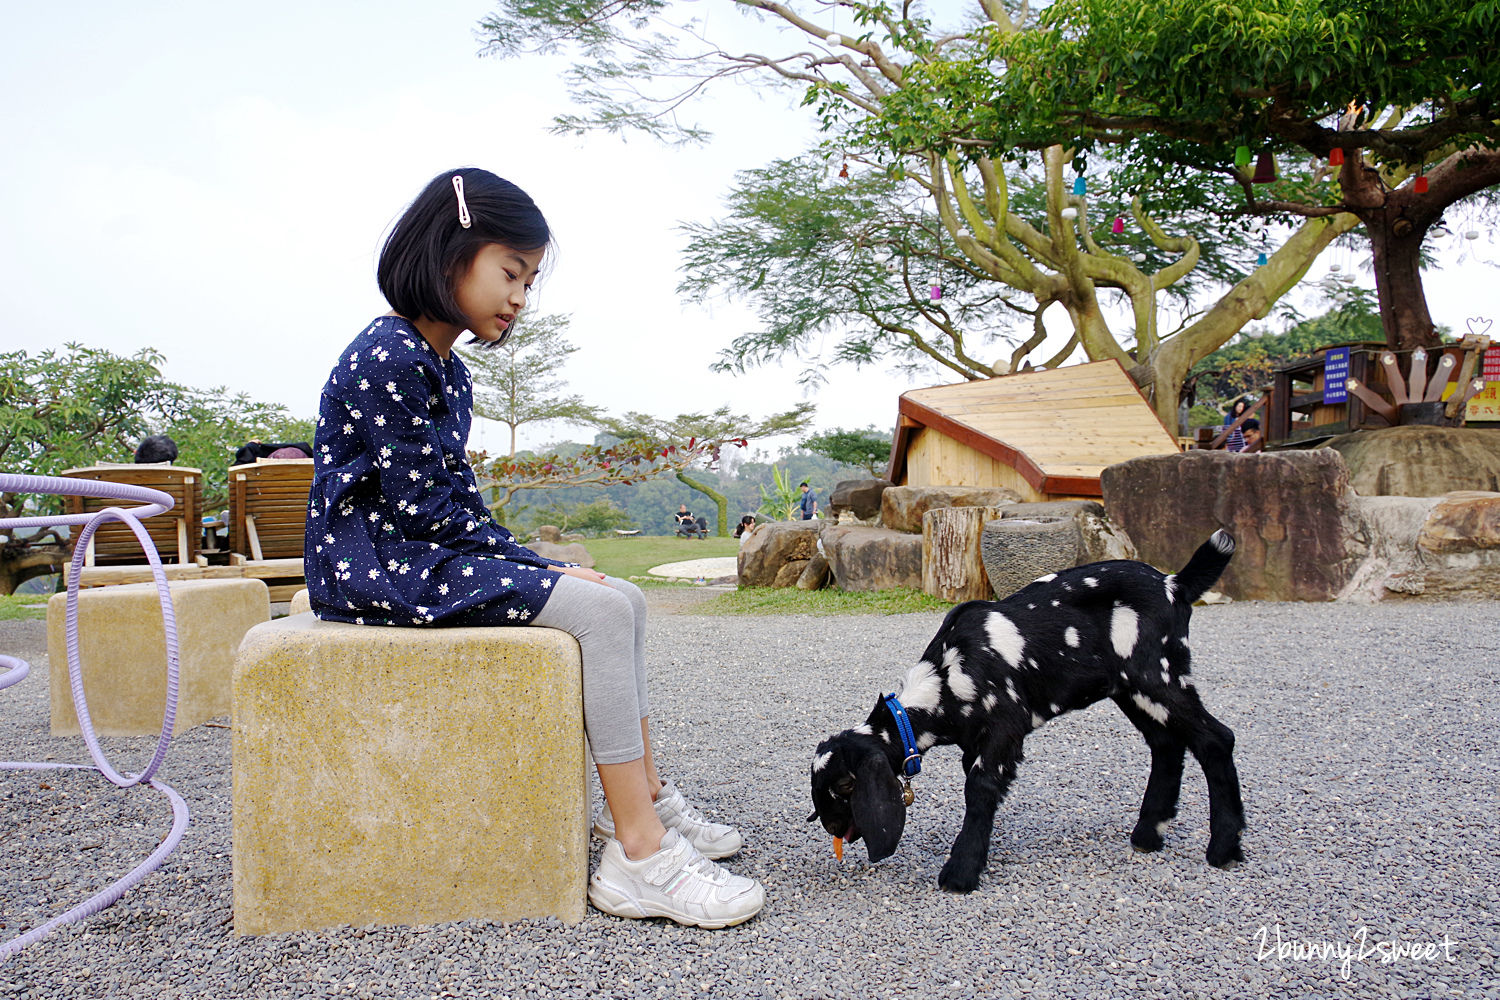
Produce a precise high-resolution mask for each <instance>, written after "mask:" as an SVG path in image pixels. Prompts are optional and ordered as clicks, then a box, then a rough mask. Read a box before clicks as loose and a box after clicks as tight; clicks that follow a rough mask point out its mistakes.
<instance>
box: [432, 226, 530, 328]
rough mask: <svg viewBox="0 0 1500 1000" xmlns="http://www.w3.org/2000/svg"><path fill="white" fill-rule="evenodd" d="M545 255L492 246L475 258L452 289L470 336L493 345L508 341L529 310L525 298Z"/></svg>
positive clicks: (498, 244) (496, 245)
mask: <svg viewBox="0 0 1500 1000" xmlns="http://www.w3.org/2000/svg"><path fill="white" fill-rule="evenodd" d="M545 253H546V248H545V247H542V248H540V249H537V250H513V249H511V248H510V247H508V246H505V245H503V244H500V243H489V244H486V245H485V247H484V248H483V249H482V250H480V251H479V253H478V254H476V255H475V256H474V262H473V263H472V264H470V265H469V270H468V271H467V273H465V274H464V276H463V277H462V278H461V279H459V282H458V285H457V287H455V288H454V290H453V297H454V299H455V300H456V301H457V302H458V308H459V309H460V310H462V311H463V314H464V318H465V320H466V321H467V324H468V330H469V332H470V333H472V334H474V336H476V337H478V338H479V339H480V340H486V341H490V342H492V343H498V342H499V341H502V340H504V339H505V335H506V332H507V331H508V330H509V329H510V327H511V324H513V323H514V322H515V321H516V316H517V315H519V314H520V312H521V310H522V309H525V308H526V295H527V293H528V292H530V291H531V283H532V282H533V281H535V280H536V276H537V271H538V269H539V268H540V267H541V265H542V257H543V255H544V254H545Z"/></svg>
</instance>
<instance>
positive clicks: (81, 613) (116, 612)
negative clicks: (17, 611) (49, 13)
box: [47, 579, 271, 736]
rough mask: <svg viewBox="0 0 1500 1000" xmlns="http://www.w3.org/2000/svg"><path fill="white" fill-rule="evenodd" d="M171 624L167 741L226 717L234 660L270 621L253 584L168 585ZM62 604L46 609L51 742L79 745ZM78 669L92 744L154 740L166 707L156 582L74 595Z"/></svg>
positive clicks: (58, 597)
mask: <svg viewBox="0 0 1500 1000" xmlns="http://www.w3.org/2000/svg"><path fill="white" fill-rule="evenodd" d="M167 588H168V590H169V591H170V592H171V594H172V609H173V613H174V617H175V620H176V623H177V663H178V691H177V719H176V723H175V725H174V726H173V732H174V733H180V732H183V731H184V730H187V729H191V728H192V727H193V726H196V725H198V724H199V723H202V722H206V721H208V720H209V719H212V718H214V717H215V716H220V715H228V714H229V709H230V693H231V688H232V685H233V677H234V655H235V651H236V649H238V648H239V645H240V639H241V638H243V637H244V635H245V633H246V632H248V631H249V630H250V629H251V627H253V626H255V625H257V624H260V623H261V622H264V621H266V620H268V619H269V618H270V617H271V599H270V595H269V592H268V591H267V590H266V585H265V584H263V583H261V582H260V581H259V580H244V579H239V580H175V581H168V583H167ZM67 613H68V595H67V594H53V595H52V597H51V599H50V600H48V602H47V664H48V673H49V674H50V675H51V679H50V688H51V700H52V735H53V736H77V735H78V714H77V711H76V709H75V708H74V706H73V690H72V687H71V686H70V684H69V680H68V643H67ZM78 660H79V665H80V667H81V669H82V672H83V693H84V696H85V697H86V698H87V699H88V706H89V718H90V719H91V720H92V722H93V726H94V732H96V733H98V734H99V735H100V736H149V735H151V734H153V733H158V732H160V731H161V720H162V713H163V711H164V710H165V708H166V703H167V640H166V633H165V631H164V630H163V627H162V617H161V598H160V596H159V595H158V594H157V590H156V585H155V584H154V583H132V584H121V585H119V586H113V587H98V588H94V589H89V590H80V591H79V592H78Z"/></svg>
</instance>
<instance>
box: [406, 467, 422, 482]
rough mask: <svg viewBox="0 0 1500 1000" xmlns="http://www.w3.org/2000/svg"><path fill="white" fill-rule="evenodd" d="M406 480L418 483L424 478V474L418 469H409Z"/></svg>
mask: <svg viewBox="0 0 1500 1000" xmlns="http://www.w3.org/2000/svg"><path fill="white" fill-rule="evenodd" d="M406 478H407V479H410V480H411V481H412V482H416V481H417V480H418V479H421V478H422V474H421V473H420V472H418V471H417V470H416V469H409V470H408V471H407V473H406Z"/></svg>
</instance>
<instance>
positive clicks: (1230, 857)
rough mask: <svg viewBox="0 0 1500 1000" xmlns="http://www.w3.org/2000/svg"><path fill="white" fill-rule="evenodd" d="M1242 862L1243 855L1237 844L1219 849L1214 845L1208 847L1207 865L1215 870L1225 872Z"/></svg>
mask: <svg viewBox="0 0 1500 1000" xmlns="http://www.w3.org/2000/svg"><path fill="white" fill-rule="evenodd" d="M1244 860H1245V855H1244V853H1243V852H1242V851H1241V850H1240V845H1239V844H1230V845H1229V846H1228V847H1221V846H1217V845H1215V844H1209V845H1208V863H1209V864H1211V865H1213V866H1214V867H1215V868H1222V869H1226V870H1227V869H1230V868H1233V867H1235V866H1236V865H1239V864H1242V863H1243V862H1244Z"/></svg>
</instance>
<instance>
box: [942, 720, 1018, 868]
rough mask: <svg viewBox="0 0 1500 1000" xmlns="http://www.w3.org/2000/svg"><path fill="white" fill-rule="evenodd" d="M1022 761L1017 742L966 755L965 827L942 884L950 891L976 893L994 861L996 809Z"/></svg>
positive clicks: (951, 856) (954, 849)
mask: <svg viewBox="0 0 1500 1000" xmlns="http://www.w3.org/2000/svg"><path fill="white" fill-rule="evenodd" d="M1020 762H1021V742H1020V741H1019V740H1016V741H1014V742H1008V743H1003V744H1000V745H998V746H996V747H993V748H991V749H987V750H986V751H985V752H984V753H983V754H979V755H972V756H971V755H970V754H968V753H965V754H964V770H965V772H966V773H967V775H968V776H967V778H965V780H964V824H963V827H962V828H961V829H960V830H959V831H958V837H957V839H955V840H954V841H953V850H952V851H951V852H950V853H949V855H948V861H947V863H946V864H944V865H943V870H942V871H941V872H939V873H938V885H939V886H941V887H942V888H944V889H947V890H948V891H949V892H973V891H974V889H975V888H976V887H978V885H979V876H980V874H981V873H983V871H984V866H985V864H986V863H987V862H988V861H989V858H990V834H991V833H992V832H993V830H994V827H995V810H996V809H998V808H999V807H1000V802H1001V800H1002V799H1004V798H1005V792H1006V789H1008V788H1009V787H1010V783H1011V782H1012V781H1014V780H1015V777H1016V765H1017V764H1019V763H1020Z"/></svg>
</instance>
